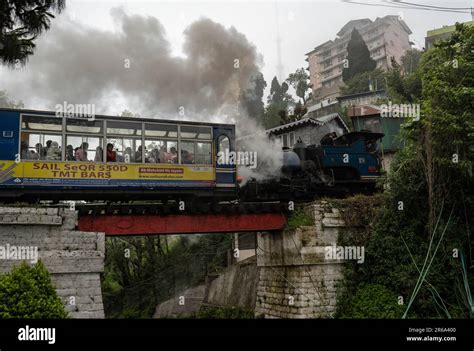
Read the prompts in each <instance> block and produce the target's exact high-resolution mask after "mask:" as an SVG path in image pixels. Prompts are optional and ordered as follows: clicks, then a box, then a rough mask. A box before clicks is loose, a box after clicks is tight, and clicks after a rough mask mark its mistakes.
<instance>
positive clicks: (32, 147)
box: [20, 132, 62, 161]
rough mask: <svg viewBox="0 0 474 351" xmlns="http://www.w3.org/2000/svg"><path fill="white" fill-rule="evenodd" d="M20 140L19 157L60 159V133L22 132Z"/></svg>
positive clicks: (25, 158)
mask: <svg viewBox="0 0 474 351" xmlns="http://www.w3.org/2000/svg"><path fill="white" fill-rule="evenodd" d="M21 140H22V142H21V155H20V158H21V159H23V160H48V161H61V156H62V151H61V145H62V137H61V135H49V134H37V133H24V132H23V133H22V137H21Z"/></svg>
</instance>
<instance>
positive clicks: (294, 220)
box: [286, 208, 314, 229]
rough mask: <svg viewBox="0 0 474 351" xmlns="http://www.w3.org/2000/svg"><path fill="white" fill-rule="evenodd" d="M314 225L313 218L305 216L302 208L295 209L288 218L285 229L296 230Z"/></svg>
mask: <svg viewBox="0 0 474 351" xmlns="http://www.w3.org/2000/svg"><path fill="white" fill-rule="evenodd" d="M313 224H314V218H313V217H312V216H310V215H309V214H307V213H306V212H305V211H304V209H303V208H297V209H296V210H295V211H294V212H293V213H292V214H291V215H290V216H289V217H288V222H287V224H286V225H287V227H288V228H290V229H296V228H299V227H301V226H310V225H313Z"/></svg>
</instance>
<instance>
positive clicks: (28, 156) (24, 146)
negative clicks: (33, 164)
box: [20, 141, 41, 160]
mask: <svg viewBox="0 0 474 351" xmlns="http://www.w3.org/2000/svg"><path fill="white" fill-rule="evenodd" d="M40 145H41V144H40ZM20 157H21V159H22V160H36V159H37V157H38V156H37V155H36V152H34V151H32V150H28V143H27V142H26V141H22V142H21V154H20Z"/></svg>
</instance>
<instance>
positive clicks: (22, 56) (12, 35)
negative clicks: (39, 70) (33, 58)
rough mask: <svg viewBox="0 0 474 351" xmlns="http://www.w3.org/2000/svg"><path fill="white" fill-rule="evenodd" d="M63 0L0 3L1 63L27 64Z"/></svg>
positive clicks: (21, 0)
mask: <svg viewBox="0 0 474 351" xmlns="http://www.w3.org/2000/svg"><path fill="white" fill-rule="evenodd" d="M64 7H65V1H64V0H2V1H1V2H0V61H1V62H3V63H4V64H7V65H14V64H16V63H17V62H20V63H22V64H24V63H25V62H26V61H27V59H28V57H29V56H30V55H32V54H33V51H34V49H35V46H36V45H35V43H34V41H35V40H36V38H37V37H38V35H40V34H41V33H42V32H43V31H46V30H48V29H49V28H50V26H51V19H52V18H54V15H53V13H54V12H56V13H60V12H61V11H62V10H63V9H64Z"/></svg>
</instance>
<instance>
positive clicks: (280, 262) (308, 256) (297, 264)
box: [255, 201, 344, 318]
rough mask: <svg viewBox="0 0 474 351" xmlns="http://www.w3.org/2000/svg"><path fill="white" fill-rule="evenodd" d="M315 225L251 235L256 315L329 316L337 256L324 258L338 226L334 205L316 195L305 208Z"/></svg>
mask: <svg viewBox="0 0 474 351" xmlns="http://www.w3.org/2000/svg"><path fill="white" fill-rule="evenodd" d="M306 210H307V211H308V213H309V214H310V215H312V216H314V219H315V225H314V226H308V227H301V228H297V229H295V230H285V231H283V232H279V233H260V234H259V235H258V236H257V240H258V241H257V242H258V247H257V266H258V272H259V277H258V287H257V301H256V307H255V314H256V315H264V316H265V318H331V317H332V316H333V314H334V312H335V311H336V303H337V301H336V293H337V285H338V282H339V281H340V280H341V279H342V272H341V268H342V266H341V264H342V262H341V261H337V260H331V261H328V260H326V258H325V250H324V247H326V246H332V245H333V244H334V245H335V244H337V237H338V233H339V228H340V227H343V226H344V223H343V222H342V221H341V219H340V216H339V213H338V211H337V210H336V209H331V208H329V206H328V204H327V202H325V201H320V202H318V203H314V204H312V205H310V206H309V207H307V208H306Z"/></svg>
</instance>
